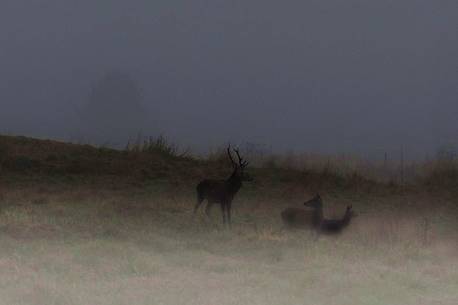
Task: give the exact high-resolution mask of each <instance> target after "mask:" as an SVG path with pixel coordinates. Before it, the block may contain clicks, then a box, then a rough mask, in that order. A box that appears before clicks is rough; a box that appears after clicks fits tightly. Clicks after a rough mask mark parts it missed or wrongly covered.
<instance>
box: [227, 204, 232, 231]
mask: <svg viewBox="0 0 458 305" xmlns="http://www.w3.org/2000/svg"><path fill="white" fill-rule="evenodd" d="M226 210H227V221H228V223H229V227H231V202H230V201H229V202H228V203H227V206H226Z"/></svg>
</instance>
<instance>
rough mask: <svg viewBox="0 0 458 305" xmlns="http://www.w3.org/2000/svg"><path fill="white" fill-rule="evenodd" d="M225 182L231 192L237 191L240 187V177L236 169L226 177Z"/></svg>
mask: <svg viewBox="0 0 458 305" xmlns="http://www.w3.org/2000/svg"><path fill="white" fill-rule="evenodd" d="M227 184H228V186H229V189H230V190H231V192H233V193H237V192H238V190H239V189H240V188H241V187H242V178H241V177H240V175H239V173H238V171H237V170H234V172H233V173H232V175H231V176H230V177H229V179H227Z"/></svg>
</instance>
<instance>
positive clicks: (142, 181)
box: [0, 146, 458, 305]
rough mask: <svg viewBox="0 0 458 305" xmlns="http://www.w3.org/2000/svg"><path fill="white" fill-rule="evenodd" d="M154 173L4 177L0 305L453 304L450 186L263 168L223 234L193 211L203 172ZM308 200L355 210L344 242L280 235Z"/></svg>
mask: <svg viewBox="0 0 458 305" xmlns="http://www.w3.org/2000/svg"><path fill="white" fill-rule="evenodd" d="M10 151H11V146H10ZM48 159H49V158H48ZM54 159H55V158H52V160H54ZM57 159H59V158H57ZM50 160H51V159H50ZM21 162H22V161H21ZM158 162H159V161H158ZM177 162H178V161H177ZM183 162H188V161H179V163H178V164H180V166H182V165H183V164H185V163H183ZM159 163H161V162H159ZM72 164H73V162H72ZM161 164H162V163H161ZM171 164H172V163H171ZM73 166H74V164H73ZM78 166H80V167H81V164H79V165H78ZM161 166H163V167H167V166H168V165H167V164H165V163H164V164H162V165H161ZM170 166H172V165H170ZM120 168H122V169H124V166H120ZM199 168H200V166H199ZM155 172H156V171H155V170H152V171H151V173H147V174H146V178H145V175H143V176H141V178H139V177H137V176H135V177H134V178H132V177H130V176H129V177H127V178H123V177H120V176H119V175H106V174H103V175H76V174H72V175H62V174H60V173H59V174H56V173H53V174H49V173H48V172H43V171H40V173H36V172H34V171H32V172H30V171H24V172H21V171H17V170H16V171H12V170H10V171H6V172H3V174H2V176H1V177H0V304H8V305H10V304H40V305H51V304H100V305H103V304H138V305H141V304H263V305H265V304H276V305H277V304H311V305H315V304H326V305H329V304H331V305H332V304H352V305H353V304H370V305H373V304H403V305H404V304H425V305H432V304H450V305H452V304H453V305H454V304H457V303H458V244H457V240H458V239H457V237H458V236H457V232H458V231H457V229H458V224H457V221H456V220H457V216H458V199H456V197H454V194H455V192H453V191H450V190H448V189H447V190H441V191H425V190H422V189H421V188H418V187H412V188H408V189H406V190H403V191H399V189H397V188H392V187H387V186H373V185H372V186H365V187H362V188H359V187H358V185H356V186H355V185H354V183H352V184H349V185H350V186H351V187H350V186H345V185H344V187H341V188H336V187H335V186H334V182H333V183H331V184H329V185H327V184H326V183H324V184H323V183H320V184H313V183H312V181H311V180H310V179H311V178H310V177H308V178H307V179H305V178H304V179H305V180H303V181H306V182H307V183H302V182H301V183H295V182H294V180H295V177H296V176H295V175H296V174H291V175H292V176H288V175H286V174H284V173H282V172H281V171H280V170H275V171H272V170H269V172H265V171H263V170H262V169H258V170H254V172H255V175H254V176H255V178H257V179H255V182H253V183H249V184H246V185H245V186H244V188H243V189H242V190H241V192H240V193H239V194H238V196H237V197H236V199H235V200H234V203H233V226H232V229H230V230H229V229H227V228H224V227H223V226H222V225H221V215H220V211H219V208H218V207H216V206H215V208H214V210H213V211H212V217H211V218H210V219H207V218H206V217H204V215H203V213H199V214H198V215H197V216H196V217H193V215H192V208H193V205H194V200H195V194H194V186H195V184H196V183H197V182H198V180H199V177H200V176H204V175H206V172H205V170H202V169H199V170H197V169H196V173H195V174H193V175H189V177H187V178H186V179H183V180H180V179H175V178H173V179H171V178H170V177H166V178H164V177H163V175H162V174H161V175H154V173H155ZM218 173H219V175H223V176H224V173H226V175H227V169H224V167H223V168H221V172H216V173H209V174H211V175H213V176H218ZM267 176H268V177H267ZM174 177H175V175H174ZM266 177H267V178H266ZM338 184H339V183H338ZM362 184H364V183H363V182H362ZM355 187H356V188H355ZM315 191H320V192H321V194H322V196H323V199H324V203H325V213H326V215H328V216H339V215H341V214H342V213H343V211H344V208H345V206H346V205H347V204H353V207H354V209H355V210H356V211H357V212H358V214H359V215H358V217H356V218H355V219H353V220H352V223H351V224H350V226H349V227H348V228H347V230H345V231H344V232H343V233H342V234H341V235H340V236H334V237H332V236H322V237H320V238H319V239H318V240H314V238H313V235H312V234H311V232H308V231H304V230H303V231H299V230H298V231H288V230H283V227H282V224H281V221H280V217H279V214H280V212H281V210H282V209H283V208H285V207H288V206H295V207H301V205H302V202H303V201H304V200H305V199H307V198H308V197H310V196H312V195H313V193H314V192H315Z"/></svg>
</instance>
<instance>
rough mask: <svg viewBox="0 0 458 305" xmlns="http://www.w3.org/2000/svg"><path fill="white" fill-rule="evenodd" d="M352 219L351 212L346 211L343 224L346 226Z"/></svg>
mask: <svg viewBox="0 0 458 305" xmlns="http://www.w3.org/2000/svg"><path fill="white" fill-rule="evenodd" d="M350 220H351V213H350V212H348V211H347V212H345V215H344V217H343V218H342V225H344V226H346V225H348V224H349V223H350Z"/></svg>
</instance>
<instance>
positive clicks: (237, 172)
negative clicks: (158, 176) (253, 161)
mask: <svg viewBox="0 0 458 305" xmlns="http://www.w3.org/2000/svg"><path fill="white" fill-rule="evenodd" d="M234 151H235V153H236V154H237V158H238V164H237V163H236V162H234V159H233V158H232V154H231V147H230V145H229V146H228V148H227V154H228V156H229V160H230V161H231V164H232V167H233V172H232V175H231V176H230V177H229V178H227V179H226V180H212V179H205V180H202V181H201V182H200V183H199V184H198V185H197V188H196V190H197V203H196V205H195V207H194V214H195V213H196V212H197V210H198V208H199V206H200V205H201V203H202V202H203V201H204V200H205V199H207V201H208V203H207V206H206V208H205V213H206V214H207V216H209V214H210V209H211V207H212V206H213V204H215V203H219V204H220V205H221V212H222V214H223V224H226V213H227V219H228V222H229V226H230V225H231V204H232V200H233V199H234V196H235V195H236V194H237V192H238V191H239V190H240V188H241V187H242V182H243V181H251V180H252V179H251V177H249V176H248V175H247V174H246V173H245V169H246V167H247V166H248V162H247V161H244V160H243V158H242V157H240V153H239V150H238V149H234Z"/></svg>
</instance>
